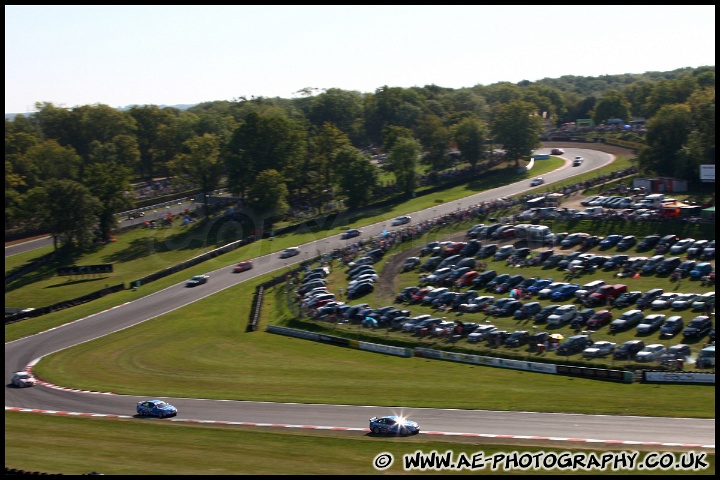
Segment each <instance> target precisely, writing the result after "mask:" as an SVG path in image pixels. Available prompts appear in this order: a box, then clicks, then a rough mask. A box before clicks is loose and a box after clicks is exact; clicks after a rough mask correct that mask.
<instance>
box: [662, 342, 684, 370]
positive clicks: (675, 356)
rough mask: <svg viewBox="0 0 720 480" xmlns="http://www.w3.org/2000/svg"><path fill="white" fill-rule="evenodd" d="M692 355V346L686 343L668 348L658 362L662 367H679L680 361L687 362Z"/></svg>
mask: <svg viewBox="0 0 720 480" xmlns="http://www.w3.org/2000/svg"><path fill="white" fill-rule="evenodd" d="M691 354H692V349H691V348H690V345H687V344H685V343H678V344H677V345H672V346H670V347H668V348H667V350H666V351H665V353H663V354H662V355H660V358H658V362H659V363H660V364H661V365H667V366H671V367H674V366H677V362H678V360H680V361H682V362H685V361H687V359H688V358H690V355H691Z"/></svg>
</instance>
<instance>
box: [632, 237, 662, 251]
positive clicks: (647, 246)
mask: <svg viewBox="0 0 720 480" xmlns="http://www.w3.org/2000/svg"><path fill="white" fill-rule="evenodd" d="M659 241H660V235H657V234H652V235H648V236H646V237H645V238H643V239H642V240H640V242H639V243H638V246H637V250H638V251H639V252H643V251H646V250H651V249H653V248H655V246H656V245H657V244H658V242H659Z"/></svg>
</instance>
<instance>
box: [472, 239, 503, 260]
mask: <svg viewBox="0 0 720 480" xmlns="http://www.w3.org/2000/svg"><path fill="white" fill-rule="evenodd" d="M497 251H498V245H497V243H488V244H487V245H483V246H482V247H480V250H478V253H477V254H476V255H475V256H476V257H477V258H480V259H483V258H488V257H492V256H493V255H495V253H497Z"/></svg>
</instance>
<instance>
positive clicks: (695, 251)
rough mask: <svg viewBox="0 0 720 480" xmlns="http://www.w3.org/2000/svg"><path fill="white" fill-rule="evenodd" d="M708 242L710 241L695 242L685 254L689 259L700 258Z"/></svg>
mask: <svg viewBox="0 0 720 480" xmlns="http://www.w3.org/2000/svg"><path fill="white" fill-rule="evenodd" d="M708 242H709V240H705V239H700V240H695V241H694V242H693V244H692V245H690V247H688V249H687V250H685V254H686V255H687V257H688V258H699V257H700V254H701V253H702V251H703V248H705V246H706V245H707V244H708Z"/></svg>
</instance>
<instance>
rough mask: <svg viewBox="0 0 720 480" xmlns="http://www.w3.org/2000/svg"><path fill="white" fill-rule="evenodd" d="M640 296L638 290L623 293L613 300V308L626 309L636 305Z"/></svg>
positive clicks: (640, 293)
mask: <svg viewBox="0 0 720 480" xmlns="http://www.w3.org/2000/svg"><path fill="white" fill-rule="evenodd" d="M642 294H643V293H642V292H641V291H640V290H633V291H630V292H625V293H623V294H621V295H619V296H618V297H617V298H616V299H615V301H614V302H613V307H618V308H626V307H629V306H630V305H634V304H635V303H637V301H638V300H640V297H642Z"/></svg>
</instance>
